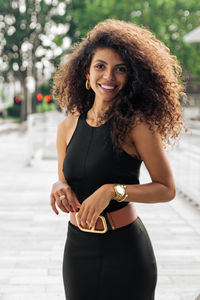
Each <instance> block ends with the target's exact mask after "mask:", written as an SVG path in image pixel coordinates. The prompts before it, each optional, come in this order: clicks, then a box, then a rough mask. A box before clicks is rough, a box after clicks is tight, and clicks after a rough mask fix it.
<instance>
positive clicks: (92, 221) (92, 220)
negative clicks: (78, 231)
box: [87, 213, 98, 229]
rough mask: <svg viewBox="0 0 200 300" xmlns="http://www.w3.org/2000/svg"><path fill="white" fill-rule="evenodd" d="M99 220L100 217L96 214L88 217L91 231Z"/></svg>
mask: <svg viewBox="0 0 200 300" xmlns="http://www.w3.org/2000/svg"><path fill="white" fill-rule="evenodd" d="M97 219H98V215H97V214H96V213H93V214H90V215H89V216H88V217H87V223H88V227H89V229H91V228H92V227H93V226H95V224H96V222H97Z"/></svg>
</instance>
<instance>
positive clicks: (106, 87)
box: [99, 83, 117, 92]
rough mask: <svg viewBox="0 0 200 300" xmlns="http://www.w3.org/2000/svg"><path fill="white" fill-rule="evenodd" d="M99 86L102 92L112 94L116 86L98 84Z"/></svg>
mask: <svg viewBox="0 0 200 300" xmlns="http://www.w3.org/2000/svg"><path fill="white" fill-rule="evenodd" d="M99 86H100V87H101V88H102V89H103V90H104V91H108V92H112V91H114V90H115V89H116V87H117V85H116V84H108V83H99Z"/></svg>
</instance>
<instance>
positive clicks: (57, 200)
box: [54, 192, 67, 212]
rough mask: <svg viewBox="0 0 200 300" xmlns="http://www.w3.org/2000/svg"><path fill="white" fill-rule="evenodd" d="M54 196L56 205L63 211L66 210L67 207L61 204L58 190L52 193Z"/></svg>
mask: <svg viewBox="0 0 200 300" xmlns="http://www.w3.org/2000/svg"><path fill="white" fill-rule="evenodd" d="M54 197H55V199H56V203H57V205H58V207H59V208H60V209H61V210H62V211H63V212H67V209H66V208H65V207H64V206H63V204H62V201H61V200H60V196H59V194H58V192H56V193H54Z"/></svg>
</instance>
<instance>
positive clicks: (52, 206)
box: [50, 193, 59, 215]
mask: <svg viewBox="0 0 200 300" xmlns="http://www.w3.org/2000/svg"><path fill="white" fill-rule="evenodd" d="M50 199H51V208H52V209H53V211H54V212H55V213H56V214H57V215H58V214H59V212H58V210H57V208H56V205H55V202H56V200H55V198H54V195H53V194H52V193H51V195H50Z"/></svg>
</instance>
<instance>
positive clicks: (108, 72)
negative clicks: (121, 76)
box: [103, 68, 114, 80]
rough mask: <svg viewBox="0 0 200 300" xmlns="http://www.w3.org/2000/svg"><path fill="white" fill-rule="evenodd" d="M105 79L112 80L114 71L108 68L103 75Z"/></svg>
mask: <svg viewBox="0 0 200 300" xmlns="http://www.w3.org/2000/svg"><path fill="white" fill-rule="evenodd" d="M103 77H104V78H105V79H107V80H112V79H113V77H114V75H113V70H112V69H111V68H107V69H106V70H105V72H104V74H103Z"/></svg>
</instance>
